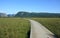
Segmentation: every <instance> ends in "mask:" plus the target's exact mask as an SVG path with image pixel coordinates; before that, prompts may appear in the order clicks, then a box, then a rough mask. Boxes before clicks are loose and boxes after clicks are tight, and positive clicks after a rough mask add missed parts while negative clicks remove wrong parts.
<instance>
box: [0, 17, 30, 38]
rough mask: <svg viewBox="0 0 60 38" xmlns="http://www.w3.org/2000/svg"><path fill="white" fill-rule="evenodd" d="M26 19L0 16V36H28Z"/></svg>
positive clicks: (15, 37) (28, 27)
mask: <svg viewBox="0 0 60 38" xmlns="http://www.w3.org/2000/svg"><path fill="white" fill-rule="evenodd" d="M29 30H30V23H29V21H28V20H25V19H21V18H0V38H28V36H27V33H28V31H29Z"/></svg>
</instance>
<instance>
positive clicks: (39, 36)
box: [29, 20, 55, 38]
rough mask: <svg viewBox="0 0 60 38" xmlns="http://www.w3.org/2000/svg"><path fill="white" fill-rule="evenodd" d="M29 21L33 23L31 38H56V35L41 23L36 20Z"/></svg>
mask: <svg viewBox="0 0 60 38" xmlns="http://www.w3.org/2000/svg"><path fill="white" fill-rule="evenodd" d="M29 21H30V22H31V33H30V38H55V37H54V34H53V33H52V32H50V31H49V30H48V29H47V28H45V27H44V26H43V25H41V24H40V23H38V22H36V21H34V20H29Z"/></svg>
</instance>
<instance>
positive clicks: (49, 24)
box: [33, 18, 60, 38]
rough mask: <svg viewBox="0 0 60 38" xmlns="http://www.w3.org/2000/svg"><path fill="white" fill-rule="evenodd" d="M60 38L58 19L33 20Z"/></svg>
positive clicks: (59, 22)
mask: <svg viewBox="0 0 60 38" xmlns="http://www.w3.org/2000/svg"><path fill="white" fill-rule="evenodd" d="M33 19H34V20H36V21H38V22H40V23H41V24H42V25H44V26H45V27H46V28H48V29H49V30H50V31H51V32H53V33H54V34H55V35H56V36H57V38H60V18H33Z"/></svg>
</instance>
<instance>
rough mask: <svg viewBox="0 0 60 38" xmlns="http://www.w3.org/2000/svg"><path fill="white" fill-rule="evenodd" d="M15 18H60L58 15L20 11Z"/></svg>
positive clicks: (59, 14)
mask: <svg viewBox="0 0 60 38" xmlns="http://www.w3.org/2000/svg"><path fill="white" fill-rule="evenodd" d="M15 17H47V18H48V17H60V13H46V12H43V13H42V12H40V13H36V12H35V13H29V12H24V11H20V12H18V13H17V14H16V15H15Z"/></svg>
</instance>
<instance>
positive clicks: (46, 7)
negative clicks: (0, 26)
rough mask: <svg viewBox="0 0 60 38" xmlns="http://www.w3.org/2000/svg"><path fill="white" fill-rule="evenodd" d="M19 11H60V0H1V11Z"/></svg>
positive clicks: (8, 12) (12, 12) (11, 12)
mask: <svg viewBox="0 0 60 38" xmlns="http://www.w3.org/2000/svg"><path fill="white" fill-rule="evenodd" d="M18 11H28V12H49V13H60V0H0V12H3V13H7V14H16V13H17V12H18Z"/></svg>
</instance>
